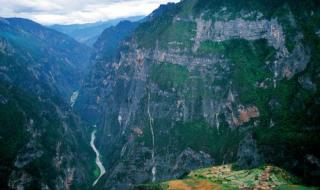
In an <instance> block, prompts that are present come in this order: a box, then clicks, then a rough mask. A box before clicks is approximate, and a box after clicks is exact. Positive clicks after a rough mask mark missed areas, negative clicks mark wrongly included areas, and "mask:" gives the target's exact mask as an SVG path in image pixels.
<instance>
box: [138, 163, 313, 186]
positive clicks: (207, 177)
mask: <svg viewBox="0 0 320 190" xmlns="http://www.w3.org/2000/svg"><path fill="white" fill-rule="evenodd" d="M298 182H299V181H298V179H296V178H295V177H293V176H291V175H290V174H288V173H287V172H286V171H284V170H282V169H280V168H278V167H274V166H263V167H260V168H255V169H251V170H234V169H232V166H231V165H222V166H217V167H212V168H205V169H199V170H195V171H193V172H191V173H190V174H189V175H188V176H187V177H185V178H184V179H181V180H173V181H168V182H163V183H161V184H155V185H142V186H138V187H136V189H137V190H147V189H149V190H155V189H159V190H160V189H162V190H192V189H201V190H211V189H224V190H227V189H279V190H284V189H296V190H308V189H309V190H312V189H316V188H311V187H306V186H301V185H298Z"/></svg>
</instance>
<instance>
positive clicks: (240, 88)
mask: <svg viewBox="0 0 320 190" xmlns="http://www.w3.org/2000/svg"><path fill="white" fill-rule="evenodd" d="M255 2H256V1H255ZM255 2H253V1H239V2H238V3H235V2H234V1H232V0H227V1H212V2H211V1H210V2H208V1H204V0H185V1H182V2H181V3H178V4H170V5H169V6H167V7H166V8H164V7H161V10H158V11H155V12H154V13H153V14H151V16H150V17H148V18H147V19H146V22H144V23H142V24H140V25H139V26H138V28H137V29H136V30H135V32H134V33H133V35H132V37H131V38H130V39H128V40H126V41H125V42H123V45H122V46H121V47H120V48H119V51H118V52H117V55H116V56H115V57H113V58H112V59H100V58H101V56H100V58H97V59H96V62H95V65H94V66H93V68H92V71H91V74H90V75H89V77H88V79H87V80H86V82H85V85H84V87H83V88H82V90H81V92H80V96H79V101H78V102H77V104H76V105H75V106H76V107H78V108H80V109H79V111H80V112H82V115H83V117H84V118H90V119H88V120H89V121H90V122H91V124H92V125H94V124H96V125H97V127H98V132H97V144H100V147H99V149H100V150H101V151H102V155H103V159H104V163H105V164H106V170H107V171H106V176H105V178H104V180H105V186H104V187H105V189H126V188H129V187H131V186H133V185H134V184H139V183H145V182H151V181H153V180H154V181H161V180H166V179H170V178H176V177H179V176H180V175H183V174H184V173H185V172H188V171H189V170H190V169H194V168H199V167H204V166H205V165H208V164H213V163H215V164H221V163H230V162H236V161H237V160H238V163H240V166H243V167H251V165H252V166H256V165H259V164H260V163H263V161H265V162H267V163H274V164H277V165H282V166H284V167H286V168H287V169H289V170H291V171H293V172H295V173H296V174H297V175H303V167H307V168H308V169H310V170H313V169H312V166H311V165H308V164H306V163H307V162H305V157H304V156H301V155H308V154H310V153H309V152H312V154H317V155H315V157H318V156H319V155H318V153H317V151H316V148H315V147H317V146H318V145H319V144H318V141H317V140H316V139H318V137H319V135H318V134H319V133H318V134H317V133H315V131H319V123H318V122H317V118H318V116H319V115H318V113H317V111H316V110H319V102H318V103H316V101H315V98H316V97H317V96H318V95H319V94H318V93H319V92H318V91H317V89H318V88H317V85H319V83H318V82H319V76H320V75H319V64H318V62H317V61H316V60H319V57H318V56H316V54H317V53H316V52H317V51H319V49H317V48H316V47H315V46H314V45H315V44H318V43H319V40H320V39H319V38H318V36H317V34H316V33H315V32H314V31H316V30H315V29H314V28H313V27H316V26H315V25H319V23H320V18H319V17H318V16H315V14H314V15H313V16H310V15H306V14H303V13H302V12H304V11H305V12H308V11H309V12H310V9H312V11H314V12H319V10H318V9H317V8H315V7H314V8H312V7H309V6H307V5H305V4H302V3H298V4H294V3H292V1H283V2H276V1H272V2H269V1H268V2H267V1H262V0H261V1H258V3H255ZM297 6H299V10H304V11H297V9H296V7H297ZM281 11H282V12H283V14H281V15H279V14H277V13H278V12H281ZM302 18H303V20H306V23H302V22H301V19H302ZM312 22H314V23H312ZM318 27H319V26H318ZM302 28H306V30H307V31H309V32H311V33H308V34H306V33H305V32H306V30H302ZM100 40H102V37H101V38H100ZM97 43H99V42H97ZM100 52H102V54H106V53H104V52H105V51H104V49H103V48H102V49H101V50H100ZM311 68H312V69H311ZM311 73H312V74H311ZM311 75H312V77H311ZM308 77H310V78H308ZM299 78H300V80H299ZM299 81H300V82H299ZM312 84H313V85H312ZM303 86H304V87H303ZM308 89H309V90H308ZM311 89H312V90H311ZM81 95H82V96H81ZM297 118H299V119H297ZM299 131H303V134H301V133H300V132H299ZM312 131H313V132H312ZM248 134H250V135H249V136H248ZM298 134H299V135H301V136H300V137H301V138H300V137H299V138H296V137H295V135H298ZM307 139H308V140H307ZM309 139H312V140H311V141H310V142H309V143H307V141H309ZM297 147H300V148H301V149H300V148H297ZM298 149H299V150H298ZM298 152H299V153H298ZM248 160H249V161H248ZM288 160H290V161H289V162H288ZM249 162H250V163H249ZM304 177H306V179H307V178H308V179H309V182H313V183H315V181H313V180H314V179H315V178H316V176H315V175H313V174H311V175H308V176H304Z"/></svg>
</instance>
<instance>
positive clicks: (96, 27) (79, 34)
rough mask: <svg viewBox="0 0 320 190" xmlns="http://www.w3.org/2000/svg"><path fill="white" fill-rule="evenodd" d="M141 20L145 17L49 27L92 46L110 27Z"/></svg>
mask: <svg viewBox="0 0 320 190" xmlns="http://www.w3.org/2000/svg"><path fill="white" fill-rule="evenodd" d="M141 19H143V16H135V17H128V18H122V19H114V20H110V21H106V22H96V23H88V24H71V25H52V26H49V27H50V28H52V29H55V30H57V31H59V32H62V33H65V34H67V35H69V36H71V37H73V38H74V39H76V40H77V41H79V42H81V43H84V44H87V45H89V46H92V45H93V44H94V42H95V41H96V40H97V38H98V37H99V35H100V34H101V33H102V31H103V30H104V29H106V28H108V27H110V26H115V25H117V24H118V23H119V22H120V21H122V20H128V21H132V22H135V21H138V20H141Z"/></svg>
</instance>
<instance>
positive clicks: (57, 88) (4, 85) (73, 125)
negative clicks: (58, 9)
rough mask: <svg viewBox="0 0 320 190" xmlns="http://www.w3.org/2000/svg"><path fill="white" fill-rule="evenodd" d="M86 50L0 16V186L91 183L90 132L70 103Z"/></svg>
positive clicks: (51, 186)
mask: <svg viewBox="0 0 320 190" xmlns="http://www.w3.org/2000/svg"><path fill="white" fill-rule="evenodd" d="M88 50H89V49H88V48H86V47H84V46H82V45H81V44H79V43H77V42H75V41H74V40H72V39H71V38H69V37H67V36H66V35H63V34H61V33H58V32H55V31H53V30H50V29H47V28H45V27H43V26H41V25H39V24H37V23H34V22H32V21H30V20H25V19H17V18H13V19H1V21H0V99H1V101H0V155H1V156H0V188H1V189H88V188H89V187H90V186H91V181H93V175H92V172H91V171H93V166H94V153H93V151H92V150H91V149H90V147H89V132H86V130H87V129H86V125H84V124H83V123H82V122H81V121H80V119H79V118H78V117H77V116H76V115H75V114H74V113H73V112H72V110H71V107H70V105H69V98H70V96H71V94H72V91H73V90H76V89H77V88H79V85H80V77H81V75H82V74H81V73H82V72H83V69H84V68H85V67H86V64H87V59H88V55H87V53H89V51H88Z"/></svg>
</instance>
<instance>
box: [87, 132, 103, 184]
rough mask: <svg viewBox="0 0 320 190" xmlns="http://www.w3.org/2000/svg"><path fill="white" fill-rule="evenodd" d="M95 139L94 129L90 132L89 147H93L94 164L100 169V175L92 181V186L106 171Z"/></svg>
mask: <svg viewBox="0 0 320 190" xmlns="http://www.w3.org/2000/svg"><path fill="white" fill-rule="evenodd" d="M95 139H96V130H93V131H92V133H91V141H90V146H91V148H92V149H93V151H94V152H95V153H96V164H97V166H98V168H99V170H100V175H99V177H98V178H97V179H96V180H95V181H94V182H93V184H92V186H95V185H96V184H97V183H98V181H99V179H100V178H101V177H102V176H103V175H104V174H105V173H106V169H105V168H104V166H103V164H102V162H101V160H100V153H99V151H98V150H97V148H96V146H95V144H94V141H95Z"/></svg>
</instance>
